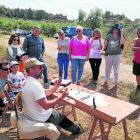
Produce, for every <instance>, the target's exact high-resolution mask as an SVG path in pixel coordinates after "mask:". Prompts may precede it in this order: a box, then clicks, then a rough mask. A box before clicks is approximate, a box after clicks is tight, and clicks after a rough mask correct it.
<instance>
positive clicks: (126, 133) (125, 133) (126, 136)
mask: <svg viewBox="0 0 140 140" xmlns="http://www.w3.org/2000/svg"><path fill="white" fill-rule="evenodd" d="M123 129H124V135H125V140H128V132H127V126H126V120H125V119H123Z"/></svg>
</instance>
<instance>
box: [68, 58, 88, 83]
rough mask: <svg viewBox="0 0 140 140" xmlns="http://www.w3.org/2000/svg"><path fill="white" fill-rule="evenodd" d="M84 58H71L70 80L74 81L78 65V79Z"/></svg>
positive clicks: (81, 71)
mask: <svg viewBox="0 0 140 140" xmlns="http://www.w3.org/2000/svg"><path fill="white" fill-rule="evenodd" d="M85 61H86V59H71V65H72V82H75V81H76V72H77V67H78V80H80V79H81V76H82V73H83V69H84V64H85Z"/></svg>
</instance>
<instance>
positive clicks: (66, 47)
mask: <svg viewBox="0 0 140 140" xmlns="http://www.w3.org/2000/svg"><path fill="white" fill-rule="evenodd" d="M69 43H70V42H68V43H67V46H65V47H63V48H62V49H68V48H69Z"/></svg>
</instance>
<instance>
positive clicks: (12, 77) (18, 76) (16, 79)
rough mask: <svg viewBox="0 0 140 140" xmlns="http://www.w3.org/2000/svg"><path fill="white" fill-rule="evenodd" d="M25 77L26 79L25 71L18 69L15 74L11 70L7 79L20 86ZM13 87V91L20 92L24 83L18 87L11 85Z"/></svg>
mask: <svg viewBox="0 0 140 140" xmlns="http://www.w3.org/2000/svg"><path fill="white" fill-rule="evenodd" d="M23 79H25V77H24V75H23V73H22V72H19V71H18V72H17V73H16V74H13V73H12V72H11V73H10V74H9V75H8V79H7V80H8V81H10V82H11V84H12V85H14V86H18V85H19V83H21V82H22V80H23ZM11 89H12V91H13V92H20V91H21V90H22V85H21V86H19V88H18V89H16V88H12V87H11Z"/></svg>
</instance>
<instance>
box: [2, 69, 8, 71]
mask: <svg viewBox="0 0 140 140" xmlns="http://www.w3.org/2000/svg"><path fill="white" fill-rule="evenodd" d="M2 70H4V71H8V70H10V68H5V69H4V68H2Z"/></svg>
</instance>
